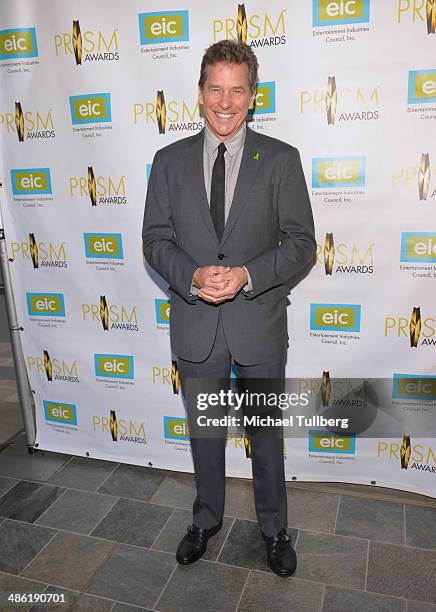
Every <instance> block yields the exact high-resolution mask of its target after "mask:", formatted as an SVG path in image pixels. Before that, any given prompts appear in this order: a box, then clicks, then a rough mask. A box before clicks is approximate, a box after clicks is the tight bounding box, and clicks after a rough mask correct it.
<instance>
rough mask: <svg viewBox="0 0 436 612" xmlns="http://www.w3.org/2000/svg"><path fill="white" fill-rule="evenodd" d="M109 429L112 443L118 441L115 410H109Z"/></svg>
mask: <svg viewBox="0 0 436 612" xmlns="http://www.w3.org/2000/svg"><path fill="white" fill-rule="evenodd" d="M109 429H110V430H111V436H112V440H113V441H114V442H117V441H118V423H117V415H116V414H115V410H111V412H110V416H109Z"/></svg>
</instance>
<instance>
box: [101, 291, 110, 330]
mask: <svg viewBox="0 0 436 612" xmlns="http://www.w3.org/2000/svg"><path fill="white" fill-rule="evenodd" d="M100 319H101V324H102V326H103V329H104V331H107V330H108V329H109V308H108V306H107V302H106V297H105V296H104V295H101V296H100Z"/></svg>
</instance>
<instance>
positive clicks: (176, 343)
mask: <svg viewBox="0 0 436 612" xmlns="http://www.w3.org/2000/svg"><path fill="white" fill-rule="evenodd" d="M257 71H258V63H257V59H256V56H255V55H254V52H253V50H252V49H251V47H249V46H247V45H245V44H241V43H236V42H233V41H229V40H223V41H220V42H218V43H215V44H214V45H211V46H210V47H209V48H208V49H207V50H206V52H205V54H204V56H203V60H202V64H201V71H200V79H199V88H198V95H199V102H200V105H201V106H202V113H203V117H204V118H205V121H206V126H205V129H204V130H203V131H202V132H201V133H199V134H197V135H195V136H191V137H189V138H184V139H182V140H179V141H177V142H175V143H173V144H171V145H169V146H167V147H165V148H163V149H161V150H160V151H158V152H157V153H156V155H155V158H154V162H153V167H152V171H151V176H150V181H149V186H148V192H147V200H146V206H145V215H144V227H143V245H144V254H145V258H146V259H147V261H148V263H149V264H150V265H151V266H152V267H153V268H154V269H155V270H156V271H157V272H158V273H159V274H160V275H161V276H162V277H163V278H164V279H165V280H166V281H167V282H168V283H169V285H170V293H171V313H170V331H171V334H170V335H171V347H172V350H173V352H174V353H175V354H176V356H177V358H178V366H179V373H180V377H181V381H182V388H183V391H184V395H185V402H186V408H187V413H188V423H189V427H190V431H191V449H192V456H193V462H194V469H195V480H196V487H197V497H196V499H195V502H194V507H193V524H192V525H190V526H189V527H188V533H187V535H185V537H184V538H183V540H182V541H181V543H180V545H179V548H178V551H177V555H176V556H177V560H178V562H179V563H181V564H189V563H193V562H194V561H196V560H197V559H199V558H200V557H201V556H202V555H203V554H204V552H205V551H206V546H207V541H208V539H209V538H210V537H211V536H212V535H214V534H215V533H217V531H218V530H219V529H220V528H221V526H222V517H223V512H224V485H225V467H224V460H225V444H224V440H223V436H222V435H221V437H219V436H216V437H214V438H211V437H204V438H201V437H197V436H196V435H192V431H193V427H191V425H192V426H193V425H194V421H195V418H196V413H195V411H196V406H195V402H194V401H192V400H193V398H192V397H187V396H189V391H187V388H186V386H185V385H186V382H187V381H189V380H192V379H204V380H206V379H209V378H211V377H214V378H222V379H229V377H230V368H231V363H232V361H233V362H234V364H235V368H236V370H237V374H238V377H241V378H246V379H249V378H277V379H283V378H284V374H285V362H286V353H287V346H288V336H287V316H286V305H287V303H288V300H287V297H286V296H287V295H288V294H289V287H288V285H291V284H295V281H296V279H297V278H298V277H301V275H302V273H304V271H307V269H308V268H309V267H310V266H311V265H312V263H313V259H314V255H315V249H316V243H315V239H314V227H313V219H312V211H311V207H310V201H309V196H308V193H307V188H306V183H305V179H304V174H303V170H302V167H301V161H300V157H299V154H298V151H297V150H296V149H295V148H294V147H292V146H290V145H288V144H286V143H284V142H281V141H280V140H276V139H273V138H270V137H268V136H265V135H260V134H258V133H256V132H254V131H252V130H251V129H249V128H248V127H247V126H246V120H247V114H248V112H249V110H250V109H252V108H253V106H254V102H255V93H256V82H257ZM197 414H198V413H197ZM250 445H251V449H252V469H253V486H254V497H255V504H256V513H257V517H258V522H259V527H260V530H261V533H262V535H263V538H264V540H265V542H266V547H267V554H268V562H269V565H270V567H271V569H272V570H273V571H274V572H275V573H276V574H278V575H279V576H290V575H291V574H292V573H293V572H294V571H295V567H296V555H295V552H294V550H293V548H292V546H291V542H290V538H289V537H288V535H287V533H286V527H287V503H286V487H285V474H284V463H283V440H282V439H280V438H277V437H274V436H263V435H258V434H256V433H254V432H253V433H252V434H250Z"/></svg>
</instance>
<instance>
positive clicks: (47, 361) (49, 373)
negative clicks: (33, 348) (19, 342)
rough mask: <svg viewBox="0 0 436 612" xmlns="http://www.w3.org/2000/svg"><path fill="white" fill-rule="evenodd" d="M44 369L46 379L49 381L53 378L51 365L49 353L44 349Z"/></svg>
mask: <svg viewBox="0 0 436 612" xmlns="http://www.w3.org/2000/svg"><path fill="white" fill-rule="evenodd" d="M44 370H45V375H46V376H47V380H48V381H49V382H51V381H52V380H53V366H52V363H51V359H50V355H49V354H48V351H46V350H45V349H44Z"/></svg>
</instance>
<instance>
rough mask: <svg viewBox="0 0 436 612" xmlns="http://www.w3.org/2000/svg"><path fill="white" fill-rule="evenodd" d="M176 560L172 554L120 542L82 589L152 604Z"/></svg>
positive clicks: (115, 597) (125, 600) (103, 595)
mask: <svg viewBox="0 0 436 612" xmlns="http://www.w3.org/2000/svg"><path fill="white" fill-rule="evenodd" d="M176 564H177V562H176V560H175V559H174V557H172V555H168V554H166V553H162V552H159V551H157V550H150V549H147V548H139V547H137V546H129V545H127V544H120V545H118V547H117V548H116V549H115V550H114V552H113V554H112V555H111V556H110V557H109V559H108V560H107V562H106V563H105V564H104V565H103V567H101V569H100V570H99V571H98V572H97V573H96V575H95V576H94V578H93V579H92V581H91V582H90V584H88V585H87V587H86V589H85V590H86V592H87V593H91V594H93V595H101V596H102V597H107V598H108V599H115V600H117V601H121V602H123V603H128V604H133V605H137V606H143V607H146V606H148V607H153V605H154V603H155V601H156V600H157V598H158V596H159V594H160V592H161V591H162V589H163V587H164V586H165V583H166V582H167V580H168V578H169V577H170V576H171V573H172V572H173V570H174V567H175V566H176Z"/></svg>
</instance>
